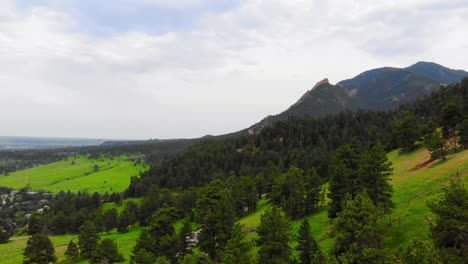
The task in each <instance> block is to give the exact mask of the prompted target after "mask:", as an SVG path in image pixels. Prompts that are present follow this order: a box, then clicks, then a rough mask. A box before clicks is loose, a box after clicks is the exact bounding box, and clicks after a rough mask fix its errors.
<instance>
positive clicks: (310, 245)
mask: <svg viewBox="0 0 468 264" xmlns="http://www.w3.org/2000/svg"><path fill="white" fill-rule="evenodd" d="M297 242H298V245H297V248H296V249H297V251H299V261H300V263H301V264H310V263H324V261H325V258H324V256H323V254H322V252H321V251H320V248H319V247H318V245H317V242H316V241H315V239H314V237H313V236H312V233H311V230H310V224H309V220H307V218H305V219H304V221H302V224H301V227H300V228H299V236H298V239H297Z"/></svg>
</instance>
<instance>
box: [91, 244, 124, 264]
mask: <svg viewBox="0 0 468 264" xmlns="http://www.w3.org/2000/svg"><path fill="white" fill-rule="evenodd" d="M123 261H124V257H123V255H122V254H120V253H119V251H118V249H117V244H115V242H114V241H113V240H112V239H110V238H106V239H103V240H102V241H101V242H100V243H99V244H98V245H97V247H96V249H95V250H94V251H93V253H92V255H91V259H90V262H91V264H98V263H108V264H112V263H120V262H123Z"/></svg>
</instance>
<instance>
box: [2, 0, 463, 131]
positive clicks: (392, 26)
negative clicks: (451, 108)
mask: <svg viewBox="0 0 468 264" xmlns="http://www.w3.org/2000/svg"><path fill="white" fill-rule="evenodd" d="M467 58H468V1H467V0H462V1H451V0H441V1H419V0H412V1H408V0H397V1H375V0H369V1H351V0H342V1H338V0H332V1H330V0H327V1H325V0H320V1H294V0H287V1H285V0H265V1H260V0H249V1H241V0H17V1H15V0H0V111H1V114H0V135H8V136H51V137H80V138H81V137H85V138H122V139H138V138H141V139H145V138H181V137H198V136H203V135H206V134H212V135H216V134H222V133H227V132H233V131H237V130H240V129H243V128H246V127H248V126H250V125H252V124H254V123H256V122H258V121H259V120H261V119H262V118H263V117H265V116H267V115H269V114H276V113H279V112H281V111H283V110H285V109H286V108H287V107H289V106H290V105H291V104H293V103H294V102H295V101H296V100H297V99H299V97H300V96H301V95H302V94H303V93H304V92H306V91H307V90H309V89H310V88H311V87H312V86H313V85H314V84H315V83H316V82H317V81H319V80H321V79H323V78H325V77H328V78H329V79H330V81H331V82H332V83H336V82H338V81H340V80H343V79H347V78H351V77H353V76H354V75H357V74H359V73H361V72H362V71H365V70H368V69H371V68H376V67H382V66H397V67H404V66H409V65H410V64H413V63H415V62H417V61H420V60H424V61H434V62H437V63H439V64H442V65H444V66H447V67H450V68H458V69H465V70H468V60H467Z"/></svg>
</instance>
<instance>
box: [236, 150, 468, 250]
mask: <svg viewBox="0 0 468 264" xmlns="http://www.w3.org/2000/svg"><path fill="white" fill-rule="evenodd" d="M388 158H389V160H390V161H391V162H392V163H393V168H394V171H393V176H392V178H391V184H392V185H393V189H394V194H393V201H394V203H395V208H394V209H393V211H392V214H391V215H390V216H387V217H386V219H384V222H385V223H386V224H388V225H390V224H391V228H390V233H389V235H388V236H387V241H386V243H387V245H388V246H389V248H390V249H392V250H395V249H397V248H398V247H400V246H406V245H408V244H409V243H411V242H412V241H413V239H420V240H429V239H430V238H429V223H430V221H432V219H433V216H432V214H431V212H430V210H429V208H428V207H427V202H428V201H431V200H434V199H436V198H437V197H438V196H439V195H440V193H441V189H442V188H443V187H444V186H446V185H447V184H449V183H450V180H451V179H454V178H455V177H460V178H461V179H462V180H463V182H465V184H466V183H467V182H468V177H467V175H468V150H465V151H463V152H460V153H457V154H454V155H450V156H448V159H447V160H446V161H432V162H428V160H429V159H430V154H429V152H428V151H427V150H423V149H420V150H417V151H415V152H412V153H409V154H400V153H399V151H396V150H395V151H392V152H390V153H389V154H388ZM268 207H269V204H268V203H267V200H266V199H262V200H260V202H259V204H258V208H257V211H256V212H255V213H252V214H250V215H248V216H246V217H244V218H242V219H241V220H239V223H240V224H242V225H244V229H245V230H246V232H247V237H246V239H248V240H254V239H255V238H257V234H256V233H255V228H256V227H257V226H258V225H259V224H260V217H261V215H262V214H263V212H264V211H265V210H266V209H267V208H268ZM307 218H308V219H309V222H310V224H311V228H312V233H313V235H314V238H315V239H316V240H317V242H318V243H319V245H320V247H321V249H322V250H323V251H324V252H328V251H329V250H330V248H331V247H332V245H333V239H332V238H330V237H329V233H330V230H331V222H330V220H329V219H328V213H327V208H326V207H323V208H321V209H320V210H319V212H317V213H315V214H313V215H311V216H308V217H307ZM301 222H302V220H296V221H293V222H292V224H291V233H292V234H294V235H297V233H298V230H299V227H300V224H301ZM295 245H296V243H295V242H293V243H292V244H291V246H293V247H294V246H295ZM256 250H257V249H253V250H252V252H253V253H254V252H256Z"/></svg>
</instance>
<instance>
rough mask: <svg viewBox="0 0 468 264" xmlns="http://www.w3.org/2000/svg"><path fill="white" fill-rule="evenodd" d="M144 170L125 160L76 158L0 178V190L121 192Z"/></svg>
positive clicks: (115, 158)
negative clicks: (4, 187) (2, 187)
mask: <svg viewBox="0 0 468 264" xmlns="http://www.w3.org/2000/svg"><path fill="white" fill-rule="evenodd" d="M95 166H97V167H95ZM145 169H146V165H145V164H136V163H135V162H134V161H131V160H129V159H128V157H126V156H119V157H114V158H107V157H101V158H99V159H91V158H89V157H86V156H78V157H76V158H74V157H72V158H68V159H66V160H62V161H58V162H53V163H50V164H46V165H41V166H37V167H34V168H30V169H26V170H20V171H15V172H12V173H10V174H8V175H0V186H6V187H11V188H15V189H20V188H24V187H25V186H26V185H29V188H30V190H32V191H38V190H43V191H48V192H54V193H57V192H60V191H62V190H63V191H68V190H70V191H72V192H77V191H88V192H90V193H93V192H100V193H104V192H106V191H107V192H122V191H124V190H125V189H126V188H127V187H128V185H129V183H130V177H131V176H136V175H138V174H139V172H140V171H144V170H145Z"/></svg>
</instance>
